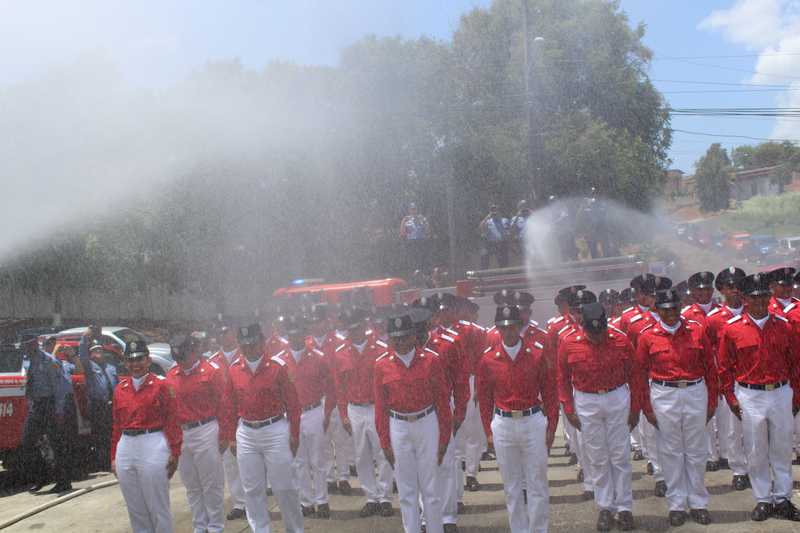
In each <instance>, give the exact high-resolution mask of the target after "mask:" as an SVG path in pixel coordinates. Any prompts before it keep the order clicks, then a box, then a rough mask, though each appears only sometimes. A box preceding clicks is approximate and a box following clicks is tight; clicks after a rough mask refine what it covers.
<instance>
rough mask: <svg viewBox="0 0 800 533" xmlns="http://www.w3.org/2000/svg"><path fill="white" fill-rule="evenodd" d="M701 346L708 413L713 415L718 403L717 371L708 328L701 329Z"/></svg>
mask: <svg viewBox="0 0 800 533" xmlns="http://www.w3.org/2000/svg"><path fill="white" fill-rule="evenodd" d="M701 344H702V346H703V367H704V368H705V374H704V376H705V380H706V388H707V389H708V412H709V413H713V412H715V411H716V410H717V403H718V401H719V371H718V370H717V363H716V360H715V357H714V348H713V346H714V345H713V342H712V340H711V334H710V333H709V332H708V328H703V335H702V339H701Z"/></svg>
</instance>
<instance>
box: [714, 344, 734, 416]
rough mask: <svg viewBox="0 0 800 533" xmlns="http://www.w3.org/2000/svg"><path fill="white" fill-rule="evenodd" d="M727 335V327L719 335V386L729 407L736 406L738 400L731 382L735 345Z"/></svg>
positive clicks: (732, 379)
mask: <svg viewBox="0 0 800 533" xmlns="http://www.w3.org/2000/svg"><path fill="white" fill-rule="evenodd" d="M732 344H733V342H732V341H731V340H730V338H729V337H728V333H727V328H724V329H723V330H722V333H721V334H720V336H719V355H718V357H717V361H719V386H720V392H722V394H723V395H724V396H725V399H726V400H727V401H728V405H730V406H731V408H734V407H738V406H739V401H738V400H737V399H736V395H735V394H734V393H733V382H734V381H735V379H736V347H735V346H733V345H732Z"/></svg>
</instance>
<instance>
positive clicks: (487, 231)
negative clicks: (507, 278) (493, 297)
mask: <svg viewBox="0 0 800 533" xmlns="http://www.w3.org/2000/svg"><path fill="white" fill-rule="evenodd" d="M478 229H479V231H480V234H481V239H482V240H483V245H482V246H481V268H482V269H483V270H486V269H487V268H489V260H490V258H491V257H492V256H494V258H495V261H496V262H497V266H498V267H499V268H505V267H507V266H508V236H509V231H508V219H507V218H503V217H502V216H501V215H500V212H499V211H498V209H497V206H496V205H494V204H492V205H491V206H490V207H489V214H488V215H486V217H484V219H483V220H482V221H481V223H480V225H479V226H478Z"/></svg>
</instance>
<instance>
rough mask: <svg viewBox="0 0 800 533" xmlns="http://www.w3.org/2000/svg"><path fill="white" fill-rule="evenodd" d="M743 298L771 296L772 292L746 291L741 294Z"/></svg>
mask: <svg viewBox="0 0 800 533" xmlns="http://www.w3.org/2000/svg"><path fill="white" fill-rule="evenodd" d="M743 294H744V295H745V296H772V291H770V290H757V291H748V292H743Z"/></svg>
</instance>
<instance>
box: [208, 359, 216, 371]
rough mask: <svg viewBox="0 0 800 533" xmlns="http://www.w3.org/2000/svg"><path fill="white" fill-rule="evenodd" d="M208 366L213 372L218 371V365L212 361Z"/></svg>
mask: <svg viewBox="0 0 800 533" xmlns="http://www.w3.org/2000/svg"><path fill="white" fill-rule="evenodd" d="M208 364H209V365H211V368H213V369H214V370H219V365H218V364H217V363H215V362H214V361H209V362H208Z"/></svg>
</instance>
